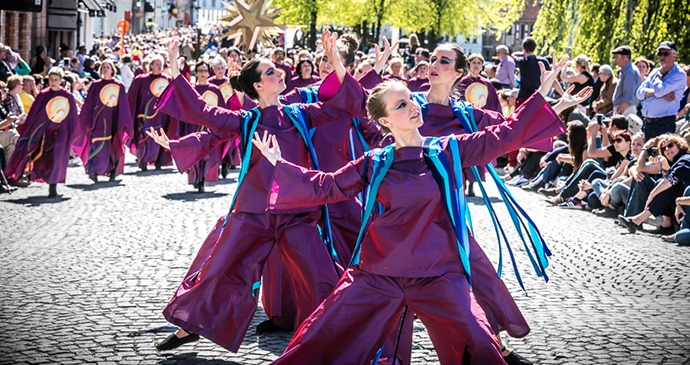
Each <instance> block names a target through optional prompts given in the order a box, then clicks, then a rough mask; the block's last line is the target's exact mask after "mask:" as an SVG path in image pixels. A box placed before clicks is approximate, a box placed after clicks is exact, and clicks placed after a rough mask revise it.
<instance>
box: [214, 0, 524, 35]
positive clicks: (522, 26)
mask: <svg viewBox="0 0 690 365" xmlns="http://www.w3.org/2000/svg"><path fill="white" fill-rule="evenodd" d="M214 1H215V0H214ZM522 32H523V34H524V36H523V37H522V38H527V37H529V24H524V25H523V26H522Z"/></svg>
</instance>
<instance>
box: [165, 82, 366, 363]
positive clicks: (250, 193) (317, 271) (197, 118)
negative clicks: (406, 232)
mask: <svg viewBox="0 0 690 365" xmlns="http://www.w3.org/2000/svg"><path fill="white" fill-rule="evenodd" d="M328 80H330V82H328ZM328 80H327V81H326V82H324V86H323V87H322V88H321V89H320V93H321V95H320V100H327V103H324V102H319V103H315V104H308V105H304V110H305V112H306V116H307V124H308V125H309V127H310V128H311V127H318V126H319V125H322V124H325V123H329V122H333V121H337V120H343V119H348V118H351V117H353V116H357V115H361V114H363V112H364V110H365V106H364V100H366V95H365V94H364V91H363V90H362V89H361V88H360V87H359V85H358V84H357V82H356V81H355V80H354V79H352V77H351V76H349V75H346V77H345V81H344V82H343V84H342V85H339V82H338V79H337V76H336V75H333V76H332V77H331V78H329V79H328ZM336 90H337V92H336ZM329 104H332V105H338V106H339V107H341V108H343V109H345V110H349V112H345V111H343V110H342V109H339V108H336V107H333V106H332V105H329ZM158 108H159V109H160V111H161V112H164V113H167V114H169V115H171V116H173V117H176V118H179V119H184V120H188V121H193V122H195V123H199V124H201V125H203V126H205V127H207V128H209V129H210V130H212V131H213V132H214V133H213V134H210V133H195V134H192V135H189V136H187V137H185V138H183V139H181V140H180V141H171V142H170V146H171V150H172V153H173V155H175V158H176V161H177V162H178V163H179V164H180V165H181V166H188V165H190V164H193V163H195V162H196V161H198V159H200V158H203V157H204V156H205V155H206V154H208V152H209V151H210V150H212V149H213V148H214V147H215V146H218V145H220V144H221V143H222V142H225V141H227V140H228V139H230V138H232V137H235V136H237V135H238V133H239V131H240V128H241V123H242V122H243V118H242V117H241V113H239V112H236V111H228V110H227V109H222V108H217V107H211V106H207V105H206V104H205V103H204V102H203V100H202V99H200V98H199V95H198V94H197V93H196V91H195V90H194V89H193V88H192V87H191V86H190V85H189V83H188V82H187V81H186V80H185V79H184V78H181V77H178V78H177V79H175V80H174V81H173V82H172V83H171V84H170V86H169V87H168V89H167V90H166V91H165V92H164V93H163V95H162V97H161V101H160V102H159V105H158ZM260 112H261V118H260V120H259V122H258V126H257V129H256V131H257V132H258V133H260V134H261V133H263V131H268V132H269V133H270V134H273V135H275V136H276V138H277V139H278V141H279V143H280V144H281V145H283V146H290V147H289V148H285V151H284V153H285V157H286V159H288V160H290V161H292V162H295V163H297V164H299V165H302V166H309V165H310V161H309V154H308V151H307V149H306V148H304V147H303V145H304V142H303V139H302V136H301V134H300V133H299V131H298V130H297V129H296V128H295V127H294V125H293V123H292V122H291V121H290V119H289V118H288V117H287V115H286V114H285V111H284V110H283V107H282V106H270V107H267V108H264V109H261V110H260ZM250 138H251V137H250ZM188 140H192V142H191V143H189V142H187V141H188ZM199 146H202V148H199ZM248 148H253V149H254V147H253V146H252V145H251V142H249V146H248ZM178 157H179V159H178ZM246 168H247V169H248V172H247V174H246V176H245V177H244V181H243V183H242V185H241V187H240V191H238V193H237V194H238V195H237V200H236V204H235V206H234V209H233V211H232V212H231V214H230V216H229V218H228V221H227V223H226V224H225V227H224V229H223V230H222V233H220V234H218V239H217V240H216V241H215V243H214V244H213V245H212V246H213V247H212V248H209V247H210V246H211V242H209V241H208V240H207V242H206V243H205V244H204V246H203V247H202V248H201V250H200V251H199V255H198V256H197V259H196V260H195V262H199V260H201V261H203V264H201V265H200V266H199V267H200V269H199V270H198V271H196V272H194V273H193V274H191V275H188V276H187V277H186V278H185V279H184V281H183V282H182V284H181V285H180V287H179V288H178V290H177V292H176V293H175V295H174V297H173V298H172V300H171V301H170V303H169V304H168V306H167V307H166V309H165V311H164V312H163V313H164V315H165V317H166V319H168V321H170V322H171V323H174V324H176V325H178V326H180V327H182V328H184V329H186V330H189V331H192V332H194V333H197V334H199V335H202V336H204V337H206V338H208V339H210V340H212V341H213V342H215V343H217V344H219V345H221V346H223V347H225V348H227V349H228V350H230V351H237V349H238V348H239V346H240V344H241V343H242V339H243V338H244V335H245V333H246V330H247V327H248V326H249V323H250V322H251V319H252V316H253V314H254V311H255V309H256V305H257V298H256V297H255V289H257V288H258V286H257V284H258V282H259V278H260V277H261V274H262V270H263V266H264V263H265V262H266V260H267V258H268V257H269V254H270V252H271V250H272V249H273V248H274V247H276V245H277V247H278V249H279V256H280V261H281V263H282V265H281V266H282V267H283V269H284V270H285V273H286V275H287V278H288V281H289V283H290V288H291V290H292V294H293V295H292V297H293V298H294V300H295V305H296V308H297V314H296V320H295V323H294V325H295V326H297V325H299V323H301V322H302V321H303V320H304V319H305V318H307V316H308V315H309V314H310V313H311V312H312V311H313V310H314V309H315V308H316V307H317V306H318V305H319V303H321V301H322V300H323V299H324V298H326V297H327V296H328V295H329V294H330V292H331V291H332V289H333V287H334V285H335V283H336V282H337V279H338V275H337V274H336V270H335V268H334V265H333V263H332V262H331V259H330V257H329V255H328V252H327V250H326V249H325V245H324V243H323V241H322V239H321V237H320V234H319V231H318V228H317V226H316V225H317V223H318V222H319V221H320V219H321V211H320V210H319V209H318V208H316V207H309V208H297V209H289V210H285V211H281V212H279V213H277V212H269V213H266V205H265V202H266V199H267V197H268V192H269V191H270V183H271V173H272V170H273V166H272V165H271V164H270V163H269V162H268V161H265V160H264V159H263V158H262V156H261V153H260V151H259V150H258V149H254V151H253V153H252V157H251V160H250V161H249V165H248V166H246ZM208 252H210V254H208Z"/></svg>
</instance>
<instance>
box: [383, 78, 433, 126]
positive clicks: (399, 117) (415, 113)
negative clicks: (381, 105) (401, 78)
mask: <svg viewBox="0 0 690 365" xmlns="http://www.w3.org/2000/svg"><path fill="white" fill-rule="evenodd" d="M382 98H383V99H382V100H383V101H384V102H385V104H386V112H387V113H388V115H387V116H386V117H383V118H379V124H380V125H382V126H384V127H388V129H390V130H391V132H392V133H393V136H395V135H397V134H402V133H406V132H409V131H411V130H414V129H417V128H419V127H421V126H422V125H423V124H424V120H423V119H422V108H421V107H420V106H419V104H418V103H417V101H416V100H415V98H414V96H412V92H411V91H410V90H409V89H408V88H407V87H405V85H403V84H401V83H396V84H395V85H393V86H391V87H390V89H388V90H387V91H386V92H385V93H384V94H383V96H382Z"/></svg>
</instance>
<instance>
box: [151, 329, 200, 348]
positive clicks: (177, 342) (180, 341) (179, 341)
mask: <svg viewBox="0 0 690 365" xmlns="http://www.w3.org/2000/svg"><path fill="white" fill-rule="evenodd" d="M188 333H189V334H188V335H187V336H184V337H182V338H180V337H177V336H175V333H171V334H170V336H168V338H166V339H165V340H163V341H161V342H160V343H159V344H158V345H156V350H158V351H169V350H172V349H176V348H178V347H180V346H182V345H184V344H186V343H190V342H195V341H198V340H199V335H195V334H193V333H191V332H188Z"/></svg>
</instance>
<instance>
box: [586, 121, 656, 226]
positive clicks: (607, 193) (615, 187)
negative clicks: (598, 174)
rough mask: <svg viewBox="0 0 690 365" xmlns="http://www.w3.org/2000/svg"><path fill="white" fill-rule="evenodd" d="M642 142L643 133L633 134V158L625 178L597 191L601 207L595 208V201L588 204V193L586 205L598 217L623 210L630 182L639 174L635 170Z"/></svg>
mask: <svg viewBox="0 0 690 365" xmlns="http://www.w3.org/2000/svg"><path fill="white" fill-rule="evenodd" d="M644 143H645V142H644V135H643V134H642V133H637V134H635V135H634V136H633V139H632V146H631V148H630V149H631V151H632V155H633V160H632V161H630V163H628V169H627V172H626V178H625V179H624V180H623V181H619V182H615V183H612V184H610V185H608V187H607V188H606V190H604V191H603V192H601V193H597V195H596V197H597V198H598V199H599V203H601V208H599V209H597V208H596V206H597V203H596V201H594V202H593V204H590V200H589V199H593V198H594V197H593V196H592V194H590V197H589V198H588V205H589V207H590V208H592V209H593V210H592V213H594V214H596V215H598V216H600V217H606V218H615V217H617V216H618V214H623V213H624V212H625V208H626V206H627V202H628V200H629V197H630V191H631V187H632V184H633V182H634V181H635V179H636V178H638V175H639V173H638V172H637V162H638V161H639V158H640V154H641V153H642V148H643V147H644ZM640 178H641V177H640ZM595 193H596V190H595Z"/></svg>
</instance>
